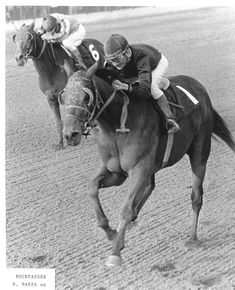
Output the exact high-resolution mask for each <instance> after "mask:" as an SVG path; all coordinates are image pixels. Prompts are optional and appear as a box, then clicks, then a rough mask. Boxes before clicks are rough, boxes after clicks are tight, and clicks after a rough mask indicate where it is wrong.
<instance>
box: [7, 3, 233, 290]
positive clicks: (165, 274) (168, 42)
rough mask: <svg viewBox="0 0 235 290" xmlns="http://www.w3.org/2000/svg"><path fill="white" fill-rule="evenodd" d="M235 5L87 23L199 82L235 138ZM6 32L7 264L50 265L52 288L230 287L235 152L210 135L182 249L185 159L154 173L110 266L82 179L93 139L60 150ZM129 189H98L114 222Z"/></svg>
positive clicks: (92, 161) (92, 157)
mask: <svg viewBox="0 0 235 290" xmlns="http://www.w3.org/2000/svg"><path fill="white" fill-rule="evenodd" d="M234 19H235V10H234V9H232V8H214V9H213V8H208V9H202V10H194V11H188V12H187V11H184V12H178V13H170V14H162V15H159V16H158V15H156V16H151V17H142V18H137V19H134V18H132V19H129V20H128V19H124V20H123V21H120V19H119V20H118V21H116V22H115V21H114V22H112V23H109V24H108V25H107V23H105V25H103V24H102V23H99V24H92V23H91V24H89V25H87V35H89V37H93V38H96V39H99V40H101V41H104V40H105V39H106V38H107V37H108V36H109V35H110V34H111V33H114V32H117V33H121V34H124V35H125V36H126V37H127V39H129V40H130V42H143V43H149V44H151V45H154V46H156V47H158V48H159V49H160V50H161V51H162V52H164V54H165V55H166V56H167V58H168V59H169V62H170V68H169V75H173V74H188V75H191V76H193V77H195V78H196V79H198V80H199V81H201V82H202V83H203V84H204V86H205V87H206V88H207V90H208V91H209V93H210V95H211V99H212V103H213V105H214V108H215V109H216V110H217V111H218V112H219V113H220V114H221V116H222V117H223V118H224V119H225V120H226V122H227V123H228V126H229V128H230V129H231V131H232V133H233V134H234V135H235V96H234V94H235V82H234V80H235V69H234V67H235V45H234V43H235V34H234V31H235V20H234ZM11 37H12V35H11V34H7V35H6V47H7V49H6V51H7V52H6V178H7V182H6V183H7V184H6V186H7V187H6V217H7V228H6V230H7V266H8V267H32V268H33V267H34V268H55V269H56V289H57V290H65V289H66V290H69V289H70V290H72V289H73V290H75V289H97V290H98V289H100V290H101V289H103V290H104V289H120V290H121V289H157V290H158V289H159V290H163V289H167V290H169V289H180V290H183V289H185V290H188V289H221V290H230V289H231V290H232V289H235V261H234V254H235V253H234V245H235V209H234V207H235V205H234V201H235V157H234V154H233V153H232V151H231V150H230V149H229V148H228V147H227V146H226V145H225V144H223V143H222V142H221V143H218V142H216V141H214V140H213V143H212V151H211V156H210V159H209V162H208V167H207V174H206V178H205V182H204V190H205V194H204V205H203V207H202V211H201V215H200V220H199V228H198V236H199V238H200V240H201V241H202V246H201V247H200V248H198V249H193V250H190V249H188V248H186V247H185V245H184V243H185V241H187V239H188V236H189V232H190V228H191V218H192V209H191V200H190V192H191V188H190V186H191V171H190V165H189V162H188V158H187V157H185V158H183V159H182V160H181V161H180V162H178V163H177V164H176V165H175V166H173V167H171V168H169V169H164V170H162V171H160V172H159V173H158V174H157V175H156V188H155V190H154V192H153V194H152V196H151V197H150V198H149V200H148V201H147V203H146V205H145V206H144V208H143V209H142V211H141V213H140V215H139V218H138V223H137V225H136V226H135V227H134V228H133V229H132V230H131V231H128V232H127V235H126V248H125V249H124V251H123V259H124V264H123V266H122V267H121V268H108V267H106V266H105V261H106V258H107V256H108V255H109V254H110V253H111V251H110V250H111V246H110V244H109V242H108V241H107V240H106V237H105V235H104V233H103V231H102V230H101V229H99V228H98V227H97V225H96V218H95V215H94V211H93V208H92V205H91V202H90V199H89V197H88V196H87V190H86V186H87V181H88V180H89V179H90V178H91V176H92V175H93V174H94V173H95V171H96V168H97V165H98V164H99V156H98V153H97V150H96V146H95V144H94V140H93V137H90V138H89V139H87V140H85V139H84V140H83V142H82V144H81V146H80V147H76V148H66V149H65V150H63V151H59V152H55V151H53V150H52V147H51V146H52V144H53V143H55V142H56V141H57V135H56V130H55V123H54V117H53V115H52V113H51V111H50V109H49V106H48V104H47V102H46V98H45V97H44V96H43V95H42V93H41V92H40V90H39V87H38V83H37V73H36V71H35V69H34V67H33V65H32V62H31V61H29V62H28V63H27V65H26V66H25V67H23V68H21V67H17V64H16V62H15V60H14V46H13V44H12V41H11ZM127 185H128V182H127V183H125V184H124V185H123V186H122V187H119V188H111V189H106V190H103V191H102V194H101V202H102V203H103V205H104V209H105V211H106V213H107V216H108V217H109V219H110V222H111V225H113V226H115V227H116V226H117V224H118V215H119V211H120V208H121V205H122V203H123V201H124V200H125V196H126V192H127Z"/></svg>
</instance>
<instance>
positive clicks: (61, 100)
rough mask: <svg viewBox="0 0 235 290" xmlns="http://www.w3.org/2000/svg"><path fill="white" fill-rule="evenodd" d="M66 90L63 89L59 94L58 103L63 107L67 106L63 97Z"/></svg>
mask: <svg viewBox="0 0 235 290" xmlns="http://www.w3.org/2000/svg"><path fill="white" fill-rule="evenodd" d="M64 90H65V89H63V90H62V91H60V92H59V94H58V102H59V104H60V105H62V106H63V105H64V104H65V101H64V96H63V93H64Z"/></svg>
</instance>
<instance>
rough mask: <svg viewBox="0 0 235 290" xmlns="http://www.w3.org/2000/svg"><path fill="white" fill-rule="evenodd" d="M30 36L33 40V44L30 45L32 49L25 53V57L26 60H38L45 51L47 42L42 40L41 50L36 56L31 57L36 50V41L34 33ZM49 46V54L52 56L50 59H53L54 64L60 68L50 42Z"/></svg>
mask: <svg viewBox="0 0 235 290" xmlns="http://www.w3.org/2000/svg"><path fill="white" fill-rule="evenodd" d="M31 36H32V39H33V40H34V44H33V45H32V48H31V49H30V50H29V52H28V53H27V55H26V56H25V58H26V60H27V59H28V58H32V59H33V60H39V59H40V58H41V56H42V54H43V52H44V51H45V48H46V45H47V41H46V40H43V43H42V48H41V51H40V53H39V55H38V56H33V55H32V52H33V51H35V52H36V50H37V40H36V33H35V32H34V33H31ZM49 45H50V49H51V54H52V58H53V61H54V63H55V64H56V65H57V66H61V65H60V64H58V63H57V61H56V57H55V52H54V48H53V44H52V42H49Z"/></svg>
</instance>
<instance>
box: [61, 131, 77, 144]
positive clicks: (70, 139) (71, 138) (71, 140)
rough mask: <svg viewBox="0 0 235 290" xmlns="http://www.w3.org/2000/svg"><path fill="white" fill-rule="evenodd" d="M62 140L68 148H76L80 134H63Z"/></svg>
mask: <svg viewBox="0 0 235 290" xmlns="http://www.w3.org/2000/svg"><path fill="white" fill-rule="evenodd" d="M64 138H65V140H66V142H67V144H68V145H69V146H77V145H79V144H80V142H81V134H80V133H79V132H72V133H65V132H64Z"/></svg>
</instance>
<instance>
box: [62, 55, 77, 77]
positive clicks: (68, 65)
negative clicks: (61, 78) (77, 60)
mask: <svg viewBox="0 0 235 290" xmlns="http://www.w3.org/2000/svg"><path fill="white" fill-rule="evenodd" d="M64 71H65V72H66V75H67V77H68V79H69V78H70V77H71V75H72V74H74V72H75V70H74V68H73V65H72V63H71V61H69V60H67V59H65V60H64Z"/></svg>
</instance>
